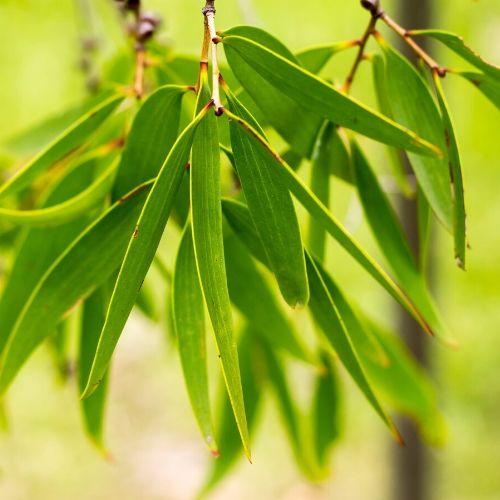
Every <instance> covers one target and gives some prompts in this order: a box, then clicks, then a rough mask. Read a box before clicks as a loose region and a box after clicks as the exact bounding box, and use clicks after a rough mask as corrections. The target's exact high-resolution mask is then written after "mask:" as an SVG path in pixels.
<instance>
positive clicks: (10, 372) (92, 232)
mask: <svg viewBox="0 0 500 500" xmlns="http://www.w3.org/2000/svg"><path fill="white" fill-rule="evenodd" d="M148 188H149V186H142V187H141V188H140V189H137V190H136V191H135V192H134V193H130V194H129V195H128V196H127V197H125V198H123V199H122V200H121V201H119V202H117V203H116V204H115V205H113V207H111V208H110V209H109V210H108V211H107V212H106V213H105V214H103V215H102V216H101V217H100V218H99V219H98V220H97V221H96V222H94V223H93V224H92V225H91V226H89V227H88V228H87V229H86V230H85V231H84V232H83V233H82V234H81V235H80V236H79V237H78V238H77V239H76V240H75V241H74V242H73V243H71V245H70V246H69V247H68V248H67V249H66V250H65V251H64V253H62V254H61V255H60V256H59V257H58V258H57V260H56V261H55V262H54V263H53V265H52V266H51V267H50V268H49V270H48V271H47V272H46V273H45V275H44V276H43V277H42V278H41V280H40V281H39V283H38V284H37V285H36V287H35V289H34V290H33V293H32V294H31V296H30V298H29V299H28V301H27V303H26V305H25V307H24V309H23V312H22V313H21V316H20V317H19V319H18V321H17V323H16V325H15V326H14V328H13V331H12V334H11V336H10V339H9V342H8V344H7V345H6V347H5V351H4V354H3V358H2V363H1V371H0V393H3V392H5V390H6V389H7V387H8V385H9V384H10V382H11V381H12V379H13V378H14V376H15V375H16V374H17V372H18V371H19V369H20V368H21V366H22V365H23V364H24V362H25V361H26V360H27V358H28V357H29V355H30V354H31V353H32V352H33V350H34V349H35V348H36V347H37V346H38V345H39V344H40V342H42V341H43V340H44V339H45V338H46V337H47V335H49V334H50V333H51V332H52V331H54V328H55V326H56V325H57V323H58V322H59V320H60V319H61V318H62V317H63V316H64V314H65V313H66V311H68V310H69V309H70V308H71V307H73V306H74V305H75V304H76V303H77V302H78V301H79V300H80V299H82V298H84V297H85V296H87V295H88V294H89V293H91V292H92V290H94V289H95V288H97V287H99V286H100V285H101V284H103V283H104V282H105V281H106V280H107V279H108V278H110V277H111V275H112V274H113V273H114V272H115V271H116V269H117V268H118V266H119V265H120V263H121V261H122V260H123V256H124V254H125V250H126V248H127V242H128V240H129V238H130V235H131V234H132V233H133V232H134V227H135V224H136V221H137V218H138V217H139V213H140V210H141V207H142V204H143V203H144V201H145V198H146V193H147V190H148Z"/></svg>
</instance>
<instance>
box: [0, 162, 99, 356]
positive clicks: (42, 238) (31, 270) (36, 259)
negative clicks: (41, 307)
mask: <svg viewBox="0 0 500 500" xmlns="http://www.w3.org/2000/svg"><path fill="white" fill-rule="evenodd" d="M92 170H93V169H91V168H76V169H74V170H71V171H69V172H68V173H67V175H66V176H65V177H63V178H62V180H61V181H60V182H59V183H58V184H56V185H54V186H53V187H52V190H51V192H50V193H49V194H48V195H47V197H46V199H45V200H44V202H43V203H42V204H41V205H40V206H41V207H46V206H50V205H53V204H58V203H61V202H64V201H65V200H68V199H70V198H71V197H73V196H75V195H76V194H77V193H79V192H80V191H81V190H82V189H85V186H86V185H88V183H89V182H91V180H92V174H93V171H92ZM86 224H87V222H86V218H85V217H83V218H81V219H80V220H75V221H72V222H70V223H68V224H64V225H62V226H59V227H56V228H43V229H41V228H33V229H25V230H24V231H23V232H22V233H21V237H20V239H19V242H18V245H17V246H16V254H15V260H14V263H13V265H12V268H11V269H10V271H9V272H8V274H7V277H6V283H5V287H4V289H3V293H2V296H1V298H0V318H2V321H0V353H1V352H2V351H3V348H4V346H5V343H6V342H7V339H8V338H9V336H10V334H11V331H12V328H13V327H14V325H15V323H16V321H17V318H18V317H19V315H20V314H21V311H22V309H23V307H24V305H25V304H26V302H27V301H28V299H29V297H30V295H31V292H32V291H33V289H34V288H35V286H36V285H37V283H38V282H39V281H40V279H41V278H42V276H43V275H44V274H45V272H46V271H47V270H48V269H49V268H50V266H51V265H52V263H53V262H54V261H55V260H56V258H57V257H58V256H59V255H60V254H61V253H62V252H63V251H64V250H65V249H66V247H67V246H68V245H69V244H70V243H71V242H72V241H73V240H74V239H75V238H76V237H77V235H78V234H79V233H80V232H81V231H82V230H83V229H84V228H85V225H86Z"/></svg>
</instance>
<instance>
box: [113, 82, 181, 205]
mask: <svg viewBox="0 0 500 500" xmlns="http://www.w3.org/2000/svg"><path fill="white" fill-rule="evenodd" d="M185 92H186V87H181V86H175V85H167V86H164V87H160V88H159V89H157V90H156V91H155V92H153V93H152V94H151V95H150V96H149V97H148V98H147V99H146V100H145V101H144V104H143V105H142V106H141V108H140V109H139V111H138V113H137V115H136V116H135V118H134V122H133V124H132V128H131V130H130V133H129V135H128V137H127V141H126V143H125V149H124V151H123V154H122V157H121V161H120V166H119V169H118V175H117V178H116V185H115V189H114V194H115V196H116V197H118V198H119V197H120V196H123V195H124V194H126V193H128V192H129V191H130V190H131V189H133V188H134V187H135V186H137V185H138V184H141V183H142V182H145V181H148V180H149V179H152V178H153V177H156V175H158V171H159V170H160V168H161V166H162V165H163V162H164V161H165V158H166V157H167V155H168V152H169V151H170V149H171V147H172V146H173V144H174V142H175V140H176V139H177V133H178V131H179V121H180V114H181V103H182V96H183V95H184V93H185Z"/></svg>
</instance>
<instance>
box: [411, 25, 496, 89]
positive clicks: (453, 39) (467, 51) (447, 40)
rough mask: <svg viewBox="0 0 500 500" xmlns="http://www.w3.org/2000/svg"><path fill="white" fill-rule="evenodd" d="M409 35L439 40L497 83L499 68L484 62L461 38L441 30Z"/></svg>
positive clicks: (414, 32) (419, 31)
mask: <svg viewBox="0 0 500 500" xmlns="http://www.w3.org/2000/svg"><path fill="white" fill-rule="evenodd" d="M410 35H411V36H422V35H423V36H430V37H431V38H434V39H435V40H439V41H440V42H441V43H442V44H444V45H446V46H447V47H448V48H449V49H451V50H453V52H455V53H456V54H458V55H459V56H460V57H461V58H462V59H465V60H466V61H467V62H469V63H470V64H472V65H473V66H475V67H476V68H478V69H480V70H481V71H482V72H483V73H486V74H487V75H490V76H491V78H492V79H493V80H496V81H498V79H499V78H500V67H498V66H495V65H493V64H490V63H488V62H487V61H485V60H484V59H483V58H482V57H481V56H480V55H479V54H478V53H477V52H475V51H474V50H472V49H471V48H470V47H469V46H467V45H466V44H465V42H464V39H463V38H462V37H461V36H458V35H455V34H454V33H450V32H449V31H442V30H412V31H411V32H410Z"/></svg>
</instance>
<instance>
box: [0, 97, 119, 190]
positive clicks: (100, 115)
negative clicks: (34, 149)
mask: <svg viewBox="0 0 500 500" xmlns="http://www.w3.org/2000/svg"><path fill="white" fill-rule="evenodd" d="M122 101H123V97H122V96H118V97H117V96H114V97H112V98H111V99H108V100H106V101H105V102H104V103H102V104H99V105H98V106H97V107H95V108H94V109H93V110H91V111H89V112H87V113H86V114H85V115H84V116H83V117H82V118H80V119H79V120H78V121H76V122H75V123H74V124H73V125H72V126H71V127H69V128H68V129H67V130H65V131H64V132H63V133H62V134H61V135H60V136H59V137H57V138H56V139H55V140H54V141H53V142H52V143H51V144H50V145H49V146H47V147H46V148H45V149H44V150H43V151H42V152H41V153H40V154H38V155H37V156H36V157H35V158H34V159H33V160H31V161H30V162H29V163H28V164H27V165H25V166H24V167H23V168H22V169H21V170H19V172H17V173H16V174H14V175H13V176H12V177H11V178H10V179H9V180H8V181H7V182H6V183H5V184H3V185H2V186H0V199H1V198H5V197H6V196H9V195H11V194H14V193H16V192H18V191H19V190H21V189H22V188H24V187H26V186H28V185H29V184H30V183H31V182H32V181H33V180H34V179H36V178H37V177H38V175H40V174H41V173H42V172H44V170H46V169H48V168H49V167H51V166H52V165H53V164H54V163H56V162H57V161H59V160H61V159H62V158H64V157H65V156H66V155H68V154H69V153H71V151H73V150H74V149H75V148H78V147H79V146H81V145H82V144H83V143H85V142H86V141H87V140H88V139H89V137H90V136H91V135H92V134H93V133H94V132H95V131H96V129H97V128H98V127H99V126H100V125H101V124H102V123H103V122H104V120H106V118H107V117H108V116H109V115H110V114H111V113H112V112H113V111H114V110H115V109H116V108H117V107H118V106H119V105H120V104H121V102H122Z"/></svg>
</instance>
